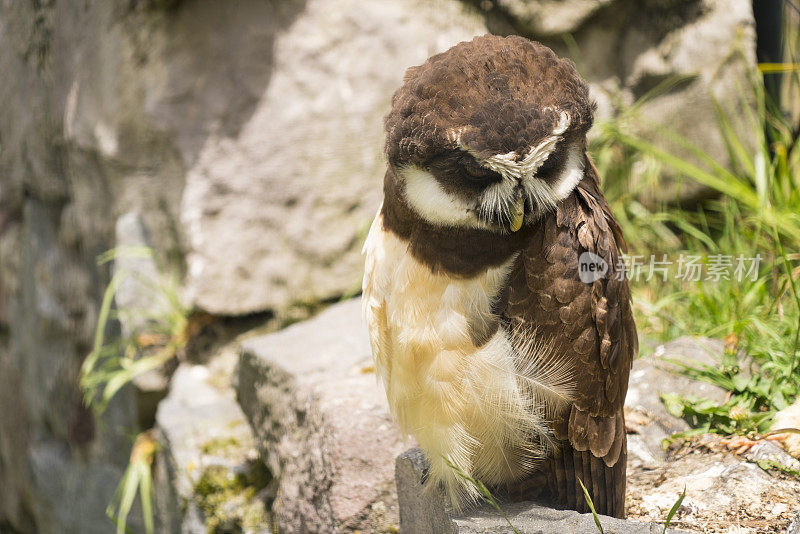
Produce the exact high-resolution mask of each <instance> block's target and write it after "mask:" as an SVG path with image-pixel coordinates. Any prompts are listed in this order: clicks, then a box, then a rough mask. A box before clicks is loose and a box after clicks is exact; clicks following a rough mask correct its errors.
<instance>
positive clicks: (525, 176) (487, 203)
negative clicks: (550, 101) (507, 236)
mask: <svg viewBox="0 0 800 534" xmlns="http://www.w3.org/2000/svg"><path fill="white" fill-rule="evenodd" d="M558 117H559V118H558V122H557V123H556V125H555V126H554V127H553V130H552V132H551V135H549V136H547V137H546V138H544V139H543V140H542V141H541V142H540V143H539V144H538V145H536V146H534V147H531V148H530V149H529V150H528V152H527V154H525V156H524V157H523V158H522V159H521V160H519V161H518V154H517V153H516V152H506V153H504V154H495V155H493V156H490V157H488V158H485V159H482V158H480V157H478V155H477V154H476V153H474V152H473V151H472V150H470V149H469V147H467V146H464V145H462V144H461V135H462V133H463V131H464V128H453V129H451V130H449V131H448V132H447V136H448V139H449V140H450V141H451V142H452V143H454V144H456V145H458V146H460V148H461V149H462V150H464V151H465V152H467V153H470V154H471V155H472V156H474V157H475V158H476V159H477V160H478V161H479V162H480V163H481V164H482V165H483V166H485V167H486V168H488V169H491V170H493V171H494V172H496V173H498V174H499V175H500V176H501V177H502V179H501V180H500V181H499V182H496V183H492V184H490V185H489V186H487V187H486V188H485V189H484V190H483V192H482V193H481V195H480V198H479V199H478V203H477V204H472V203H470V202H468V201H465V200H463V199H461V198H459V197H457V196H455V195H452V194H449V193H448V192H447V191H445V190H444V189H443V188H442V186H441V185H440V184H439V182H438V181H437V180H436V177H435V176H433V175H432V174H431V173H430V172H428V171H426V170H424V169H421V168H419V167H417V166H407V167H404V168H402V169H400V171H399V175H400V176H401V177H402V178H403V179H404V181H405V194H406V199H407V200H408V203H409V205H410V206H411V208H412V209H413V210H414V211H415V212H416V213H417V214H418V215H420V216H421V217H422V218H423V219H425V220H426V221H428V222H429V223H431V224H437V225H441V226H462V227H470V228H481V229H486V230H492V231H495V232H505V231H506V230H505V229H504V228H500V227H498V225H496V224H489V223H487V222H485V221H496V220H498V219H499V220H501V221H503V223H504V224H506V223H509V222H510V221H511V210H512V207H513V204H514V202H515V200H516V198H517V197H516V193H515V190H516V189H517V188H518V187H519V186H520V185H521V186H522V190H523V191H524V195H525V196H526V197H527V198H528V201H529V204H530V205H531V206H533V211H534V213H530V214H528V215H527V216H526V220H530V219H531V218H533V217H536V216H537V215H538V214H539V213H541V212H542V211H544V210H548V209H553V208H555V206H556V205H557V204H558V203H559V202H560V201H561V200H563V199H564V198H566V197H567V196H568V195H569V194H570V193H571V192H572V190H573V189H574V188H575V186H576V185H577V184H578V182H580V181H581V178H583V170H584V168H583V167H584V160H583V151H582V150H581V148H580V145H579V144H577V143H576V144H573V145H572V146H570V147H569V148H568V151H567V156H566V157H567V161H566V164H565V165H564V168H563V170H562V172H561V174H560V175H559V176H558V177H557V178H556V179H555V181H553V182H546V181H544V180H542V179H540V178H537V177H536V171H537V170H538V169H539V168H540V167H541V166H542V165H543V164H544V162H545V161H547V158H549V157H550V155H551V154H552V153H553V152H554V151H555V150H556V148H557V145H558V143H559V142H560V141H562V140H563V137H562V134H563V133H564V132H566V131H567V129H568V128H569V125H570V122H571V117H570V115H569V113H567V112H565V111H559V112H558Z"/></svg>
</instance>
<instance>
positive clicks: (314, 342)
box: [238, 299, 403, 533]
mask: <svg viewBox="0 0 800 534" xmlns="http://www.w3.org/2000/svg"><path fill="white" fill-rule="evenodd" d="M239 365H240V367H239V385H238V398H239V403H240V404H241V406H242V409H243V410H244V412H245V414H247V417H248V419H249V421H250V424H251V425H252V427H253V429H254V432H255V435H256V437H257V441H258V444H259V449H260V451H261V454H262V457H263V458H265V459H266V461H267V462H268V465H269V467H270V470H271V471H272V472H273V473H274V474H275V476H276V478H278V479H279V480H280V485H279V488H278V497H277V499H276V501H275V503H274V505H273V512H274V514H275V517H276V521H277V524H278V528H279V530H280V531H281V532H286V533H295V532H335V531H340V530H346V531H351V530H362V531H365V530H366V531H369V529H373V530H375V531H378V532H382V531H384V530H386V531H391V528H392V525H396V524H397V504H396V497H395V490H394V472H393V465H394V461H393V460H394V457H395V456H396V455H397V454H399V453H400V452H401V451H402V450H403V440H402V438H401V436H400V435H399V432H398V430H397V429H396V427H395V425H394V423H393V421H392V418H391V416H390V415H389V410H388V406H387V403H386V396H385V393H384V391H383V388H382V386H380V385H379V384H378V383H377V381H376V377H375V374H374V369H373V367H372V356H371V354H370V349H369V342H368V337H367V331H366V326H365V325H364V323H363V321H362V319H361V307H360V299H354V300H350V301H346V302H342V303H340V304H336V305H334V306H331V307H330V308H328V309H327V310H325V311H324V312H322V313H321V314H319V315H318V316H317V317H314V318H313V319H310V320H308V321H305V322H303V323H298V324H295V325H293V326H290V327H288V328H286V329H284V330H281V331H279V332H277V333H274V334H269V335H266V336H260V337H254V338H251V339H247V340H245V341H243V342H242V352H241V360H240V364H239ZM381 503H382V504H381ZM381 507H385V509H386V512H385V518H386V519H385V523H384V524H379V525H376V524H371V518H370V515H373V517H375V516H376V515H377V516H380V515H381V514H379V513H378V514H376V513H374V512H375V511H376V510H380V508H381ZM371 512H373V513H372V514H371Z"/></svg>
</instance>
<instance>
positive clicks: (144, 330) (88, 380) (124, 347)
mask: <svg viewBox="0 0 800 534" xmlns="http://www.w3.org/2000/svg"><path fill="white" fill-rule="evenodd" d="M120 257H127V258H151V259H152V258H153V251H152V250H151V249H148V248H147V247H125V248H117V249H113V250H110V251H108V252H106V253H105V254H103V255H101V256H100V257H99V258H98V264H99V265H103V264H105V263H108V262H110V261H113V260H115V259H117V258H120ZM130 278H133V279H135V280H136V281H137V282H139V283H140V285H141V287H143V288H146V289H147V290H149V291H150V292H152V294H153V295H154V297H156V298H157V299H158V300H159V301H162V302H165V303H166V306H165V309H161V310H128V311H127V312H126V313H128V314H129V318H132V319H135V320H136V322H137V323H140V324H142V325H144V326H141V327H140V328H139V329H138V330H136V331H133V332H131V333H130V334H129V335H119V336H116V337H114V338H112V339H110V340H109V339H107V338H106V332H107V331H108V330H109V325H110V322H111V321H112V320H115V319H119V318H120V317H119V312H116V313H115V312H114V310H113V304H114V297H115V295H116V294H117V291H118V290H119V288H120V286H121V285H122V284H123V283H124V282H125V281H126V280H128V279H130ZM192 326H193V325H192V324H191V322H190V321H189V310H188V309H186V308H185V307H184V306H183V305H182V304H181V302H180V299H179V295H178V281H177V278H176V277H170V278H168V279H167V280H166V281H160V280H150V279H146V278H144V277H142V276H141V275H139V274H138V273H134V272H129V271H125V270H119V271H117V272H116V273H115V274H114V276H113V277H112V278H111V281H110V282H109V284H108V286H107V287H106V290H105V292H104V293H103V300H102V303H101V305H100V313H99V314H98V320H97V326H96V328H95V335H94V343H93V346H92V350H91V352H90V353H89V355H88V356H87V357H86V359H84V361H83V364H82V365H81V371H80V387H81V390H82V392H83V396H84V402H85V403H86V404H87V406H89V407H91V408H92V409H93V411H94V412H95V414H96V415H97V416H100V415H102V413H103V412H104V411H105V409H106V408H107V406H108V403H109V402H110V401H111V399H112V398H113V397H114V396H115V395H116V394H117V393H118V392H119V390H120V389H121V388H122V387H123V386H125V385H126V384H128V383H130V382H131V381H132V380H133V379H134V378H136V377H137V376H139V375H141V374H143V373H146V372H147V371H150V370H153V369H157V368H159V367H161V366H162V365H164V364H165V363H166V362H167V361H169V360H170V359H172V358H174V357H175V356H176V355H177V354H178V352H179V351H180V350H181V349H182V348H183V347H184V346H185V345H186V342H187V340H188V337H189V333H190V330H191V327H192Z"/></svg>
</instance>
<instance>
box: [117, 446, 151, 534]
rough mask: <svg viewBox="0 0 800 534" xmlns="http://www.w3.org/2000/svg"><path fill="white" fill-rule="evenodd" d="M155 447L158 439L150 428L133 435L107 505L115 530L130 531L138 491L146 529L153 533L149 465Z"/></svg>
mask: <svg viewBox="0 0 800 534" xmlns="http://www.w3.org/2000/svg"><path fill="white" fill-rule="evenodd" d="M158 448H159V447H158V442H156V441H155V439H153V435H152V432H150V431H146V432H142V433H141V434H139V435H138V436H137V437H136V441H135V442H134V444H133V448H132V449H131V456H130V461H129V463H128V467H127V469H126V470H125V474H124V475H123V476H122V480H121V481H120V483H119V485H118V486H117V490H116V492H115V493H114V497H113V498H112V499H111V502H110V503H109V505H108V507H107V508H106V515H107V516H108V518H109V519H111V521H113V522H114V524H115V525H116V526H117V530H116V532H117V534H125V533H126V532H129V529H128V527H127V523H128V515H129V514H130V512H131V509H132V508H133V503H134V501H135V500H136V494H137V493H138V494H139V500H140V502H141V504H142V516H143V517H144V529H145V532H146V533H147V534H152V533H153V473H152V466H153V459H154V458H155V455H156V452H158Z"/></svg>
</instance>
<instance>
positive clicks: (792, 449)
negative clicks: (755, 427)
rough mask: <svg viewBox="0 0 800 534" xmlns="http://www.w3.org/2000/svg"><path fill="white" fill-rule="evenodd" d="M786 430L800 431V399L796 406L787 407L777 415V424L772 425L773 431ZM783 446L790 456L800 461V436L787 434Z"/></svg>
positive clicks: (795, 403)
mask: <svg viewBox="0 0 800 534" xmlns="http://www.w3.org/2000/svg"><path fill="white" fill-rule="evenodd" d="M784 428H794V429H800V398H798V399H797V400H796V401H795V402H794V404H792V405H791V406H787V407H786V408H784V409H783V410H781V411H779V412H778V413H777V414H776V415H775V422H774V423H773V424H772V430H781V429H784ZM783 446H784V448H785V449H786V450H787V451H788V452H789V454H791V455H792V456H794V457H795V458H799V459H800V434H797V433H787V434H785V438H784V440H783Z"/></svg>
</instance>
